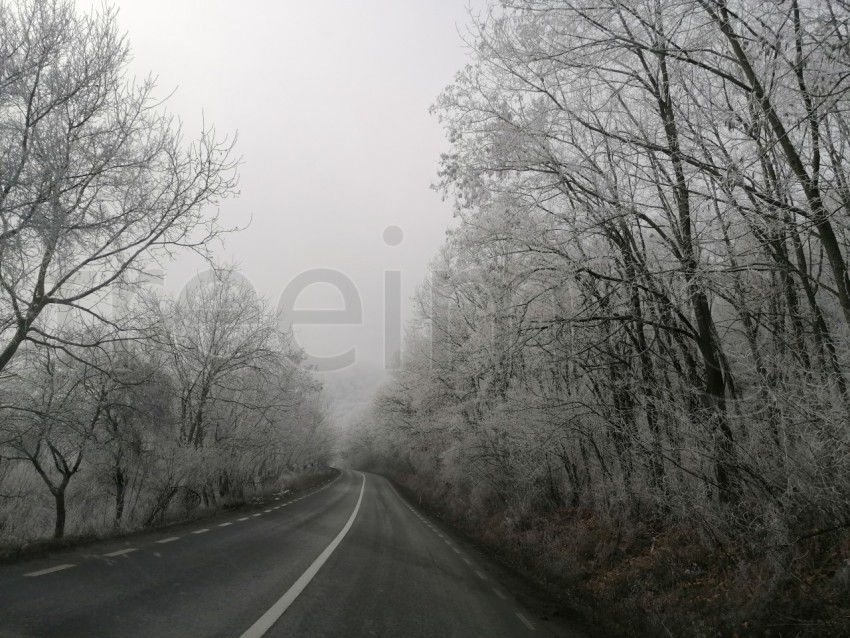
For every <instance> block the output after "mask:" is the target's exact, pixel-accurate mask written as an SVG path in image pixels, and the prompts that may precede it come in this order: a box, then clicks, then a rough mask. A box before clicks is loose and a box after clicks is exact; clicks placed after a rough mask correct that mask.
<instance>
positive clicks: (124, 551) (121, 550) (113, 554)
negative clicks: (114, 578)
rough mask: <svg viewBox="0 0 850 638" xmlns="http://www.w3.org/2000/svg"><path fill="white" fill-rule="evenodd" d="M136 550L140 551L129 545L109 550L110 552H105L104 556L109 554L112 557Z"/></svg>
mask: <svg viewBox="0 0 850 638" xmlns="http://www.w3.org/2000/svg"><path fill="white" fill-rule="evenodd" d="M136 551H139V550H138V549H137V548H136V547H128V548H127V549H119V550H118V551H115V552H109V553H108V554H104V556H109V557H110V558H111V557H112V556H123V555H124V554H129V553H130V552H136Z"/></svg>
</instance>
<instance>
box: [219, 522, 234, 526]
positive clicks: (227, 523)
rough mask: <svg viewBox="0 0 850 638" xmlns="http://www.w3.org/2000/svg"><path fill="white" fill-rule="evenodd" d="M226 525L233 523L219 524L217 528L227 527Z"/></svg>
mask: <svg viewBox="0 0 850 638" xmlns="http://www.w3.org/2000/svg"><path fill="white" fill-rule="evenodd" d="M228 525H233V523H219V524H218V526H219V527H227V526H228Z"/></svg>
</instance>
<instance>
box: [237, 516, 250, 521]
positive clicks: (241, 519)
mask: <svg viewBox="0 0 850 638" xmlns="http://www.w3.org/2000/svg"><path fill="white" fill-rule="evenodd" d="M239 520H240V521H247V520H248V517H247V516H243V517H242V518H240V519H239Z"/></svg>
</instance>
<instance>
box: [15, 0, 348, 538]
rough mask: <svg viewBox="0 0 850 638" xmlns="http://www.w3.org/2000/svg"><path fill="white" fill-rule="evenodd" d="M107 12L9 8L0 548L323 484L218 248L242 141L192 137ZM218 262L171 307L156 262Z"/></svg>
mask: <svg viewBox="0 0 850 638" xmlns="http://www.w3.org/2000/svg"><path fill="white" fill-rule="evenodd" d="M116 16H117V12H116V9H114V8H111V7H108V6H104V7H102V8H101V9H100V10H95V11H93V12H91V13H88V14H85V13H81V12H80V11H78V9H77V8H76V6H75V3H74V2H72V1H68V0H51V1H47V0H44V1H42V0H33V1H31V2H18V3H7V2H0V289H2V292H0V551H6V550H9V551H12V552H14V551H15V550H19V549H20V548H21V547H24V546H27V545H31V544H33V543H37V542H40V541H42V540H43V539H45V538H50V537H52V538H54V539H61V538H63V537H65V536H66V535H69V536H72V537H74V538H80V537H89V536H95V537H96V536H103V535H108V534H112V533H125V532H128V531H131V530H135V529H139V528H148V527H152V526H157V525H159V524H161V523H163V522H167V521H171V520H175V519H179V518H181V517H185V516H188V515H193V513H197V512H198V511H207V510H210V509H214V508H216V507H222V506H227V505H234V504H239V503H242V502H244V501H246V500H248V499H250V498H251V497H253V496H255V495H257V494H270V493H271V492H273V491H276V490H277V491H280V490H283V489H286V488H287V487H288V486H291V485H292V484H293V482H295V481H299V480H303V478H304V476H305V475H308V474H310V473H311V472H315V471H320V470H321V469H322V468H325V463H326V462H327V461H328V459H329V455H330V453H331V443H332V440H331V431H330V429H329V424H328V423H327V422H326V419H325V407H324V401H323V399H322V394H321V384H320V383H319V381H318V379H317V378H316V376H315V375H314V374H313V372H312V371H311V370H310V369H309V367H308V366H306V365H305V362H304V355H303V353H302V351H301V349H300V348H299V347H298V346H297V344H296V343H295V342H294V340H293V339H292V336H291V334H290V333H289V332H288V331H287V330H285V329H284V328H283V324H282V322H281V318H280V317H279V316H278V314H277V313H276V312H275V311H273V310H272V308H271V307H270V306H269V305H268V303H267V302H266V301H264V300H263V299H262V298H261V297H259V296H258V295H257V293H256V291H255V290H254V288H253V287H252V286H251V284H250V283H249V282H248V281H247V279H245V277H244V276H242V275H240V274H239V272H238V271H237V270H236V269H235V268H234V267H231V266H226V265H220V264H218V263H217V261H216V260H215V255H214V247H215V246H216V245H217V242H218V241H219V240H220V239H221V238H222V237H223V236H224V235H225V234H227V233H228V232H230V230H231V229H229V228H227V227H225V226H224V225H223V224H222V223H221V221H220V219H219V216H218V213H217V206H218V204H219V203H220V202H221V201H223V200H225V199H227V198H230V197H232V196H234V195H235V194H236V193H237V182H238V175H237V169H238V163H239V161H238V157H237V156H236V155H235V151H234V143H233V139H232V138H230V139H228V138H227V137H222V136H220V135H219V134H217V133H216V130H215V128H214V127H212V126H210V125H208V124H207V125H205V128H204V130H203V131H202V132H201V133H200V135H199V137H197V138H196V139H194V140H188V141H187V138H186V136H185V134H184V132H183V131H182V128H181V123H180V120H179V119H178V118H177V117H175V116H174V115H172V114H170V113H169V112H168V111H167V110H166V109H165V106H164V105H163V102H162V96H161V95H160V94H158V93H157V91H156V84H155V81H154V80H153V79H152V78H143V79H141V80H139V79H136V80H130V79H128V77H129V70H128V69H129V65H130V61H131V55H130V49H129V44H128V42H127V38H126V36H125V35H123V33H122V31H121V30H120V28H119V26H118V22H117V19H116ZM187 251H194V252H195V253H197V254H199V255H201V256H202V257H204V258H205V259H206V260H207V263H208V264H210V265H209V266H207V268H208V270H206V271H205V272H203V273H201V274H199V275H198V276H196V277H195V278H193V279H192V280H191V281H190V282H189V283H188V284H186V285H185V286H184V287H183V289H182V290H181V291H180V292H179V294H176V295H175V294H170V293H168V292H166V291H165V289H164V288H163V286H162V283H163V282H162V273H163V271H162V268H163V264H166V263H168V261H169V259H170V258H171V257H173V256H175V255H178V254H180V253H181V252H184V253H185V252H187Z"/></svg>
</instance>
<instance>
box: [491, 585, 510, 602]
mask: <svg viewBox="0 0 850 638" xmlns="http://www.w3.org/2000/svg"><path fill="white" fill-rule="evenodd" d="M493 591H494V592H496V595H497V596H498V597H499V598H501V599H502V600H507V599H508V597H507V596H505V595H504V594H503V593H502V590H501V589H496V588H495V587H494V588H493Z"/></svg>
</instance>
